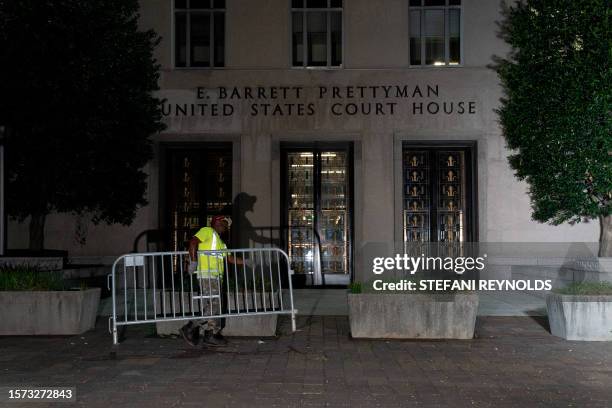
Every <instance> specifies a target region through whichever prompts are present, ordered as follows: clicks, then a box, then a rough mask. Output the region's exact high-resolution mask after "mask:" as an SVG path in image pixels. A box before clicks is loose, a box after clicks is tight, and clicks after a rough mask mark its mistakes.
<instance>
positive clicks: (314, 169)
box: [283, 145, 352, 286]
mask: <svg viewBox="0 0 612 408" xmlns="http://www.w3.org/2000/svg"><path fill="white" fill-rule="evenodd" d="M351 155H352V150H351V148H350V145H342V146H337V145H323V146H319V145H316V146H306V147H285V148H284V152H283V166H284V176H283V177H284V181H283V191H284V192H285V193H284V197H283V206H284V211H283V213H284V218H285V221H286V225H287V228H288V233H287V251H288V254H289V257H290V259H291V263H292V269H293V271H294V273H295V275H294V280H295V281H296V283H297V285H298V286H299V285H307V286H311V285H314V286H325V285H347V284H348V283H349V282H350V272H351V250H352V241H351V217H352V212H351V211H352V197H351V183H352V181H351V173H350V168H351V163H352V156H351Z"/></svg>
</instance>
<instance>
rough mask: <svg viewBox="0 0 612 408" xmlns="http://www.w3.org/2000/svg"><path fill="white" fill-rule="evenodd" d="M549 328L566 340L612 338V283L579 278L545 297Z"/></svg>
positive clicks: (602, 339)
mask: <svg viewBox="0 0 612 408" xmlns="http://www.w3.org/2000/svg"><path fill="white" fill-rule="evenodd" d="M546 309H547V312H548V321H549V323H550V332H551V333H552V334H553V335H555V336H557V337H562V338H564V339H566V340H588V341H611V340H612V283H609V282H579V283H573V284H571V285H568V286H566V287H565V288H562V289H558V290H556V291H555V292H554V293H550V294H549V295H548V296H547V298H546Z"/></svg>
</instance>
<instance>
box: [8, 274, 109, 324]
mask: <svg viewBox="0 0 612 408" xmlns="http://www.w3.org/2000/svg"><path fill="white" fill-rule="evenodd" d="M99 302H100V288H94V289H87V288H84V287H81V288H67V287H66V286H65V283H64V281H63V278H62V272H61V271H41V270H38V269H35V268H31V267H27V266H21V267H20V266H5V267H2V268H0V335H2V336H9V335H74V334H81V333H84V332H86V331H87V330H90V329H92V328H94V326H95V323H96V314H97V310H98V304H99Z"/></svg>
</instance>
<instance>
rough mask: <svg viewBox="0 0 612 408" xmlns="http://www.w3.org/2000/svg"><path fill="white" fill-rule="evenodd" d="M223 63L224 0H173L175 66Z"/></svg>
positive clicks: (215, 65) (185, 66)
mask: <svg viewBox="0 0 612 408" xmlns="http://www.w3.org/2000/svg"><path fill="white" fill-rule="evenodd" d="M224 65H225V0H174V66H175V67H179V68H191V67H194V68H201V67H222V66H224Z"/></svg>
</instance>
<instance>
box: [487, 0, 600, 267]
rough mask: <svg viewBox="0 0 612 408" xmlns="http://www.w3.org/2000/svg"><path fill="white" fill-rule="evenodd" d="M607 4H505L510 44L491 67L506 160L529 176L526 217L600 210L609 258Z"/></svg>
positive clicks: (544, 0)
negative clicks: (497, 85) (499, 89)
mask: <svg viewBox="0 0 612 408" xmlns="http://www.w3.org/2000/svg"><path fill="white" fill-rule="evenodd" d="M610 10H611V8H610V4H609V1H607V0H572V1H569V0H523V1H521V2H517V3H515V4H514V5H513V6H511V7H508V8H506V9H505V20H504V22H502V23H501V34H502V36H503V38H504V39H505V41H506V42H507V43H508V44H509V45H510V46H511V52H510V54H509V55H508V57H507V58H505V59H501V58H499V59H497V61H496V62H497V64H496V66H495V69H496V70H497V72H498V74H499V77H500V79H501V81H502V84H503V87H504V91H505V97H504V98H502V105H501V108H500V109H499V110H498V114H499V117H500V120H501V125H502V128H503V131H504V135H505V138H506V141H507V144H508V147H509V148H510V149H512V150H513V152H512V154H511V155H510V156H509V162H510V165H511V167H512V168H513V169H514V170H515V174H516V176H517V177H518V178H519V179H520V180H526V181H527V183H528V184H529V194H530V198H531V202H532V206H533V214H532V216H533V218H534V219H535V220H537V221H540V222H550V223H552V224H555V225H557V224H561V223H563V222H572V223H573V222H580V221H581V220H585V219H596V218H598V219H599V221H600V224H601V238H600V249H599V255H600V256H612V135H611V133H610V130H611V125H610V107H611V105H610V102H611V100H612V92H611V88H610V86H611V84H612V75H611V71H610V69H611V67H610V56H611V53H612V42H611V35H610V14H611V12H610Z"/></svg>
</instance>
